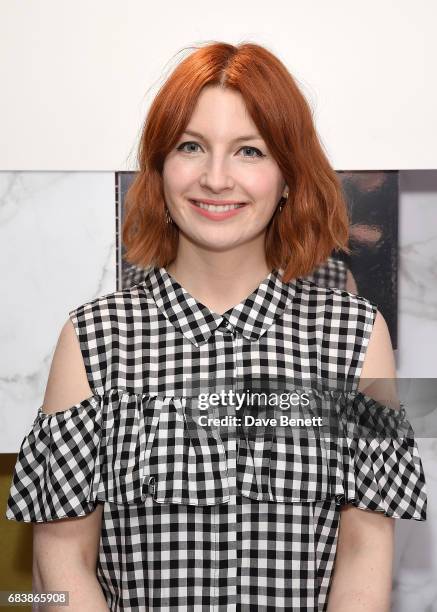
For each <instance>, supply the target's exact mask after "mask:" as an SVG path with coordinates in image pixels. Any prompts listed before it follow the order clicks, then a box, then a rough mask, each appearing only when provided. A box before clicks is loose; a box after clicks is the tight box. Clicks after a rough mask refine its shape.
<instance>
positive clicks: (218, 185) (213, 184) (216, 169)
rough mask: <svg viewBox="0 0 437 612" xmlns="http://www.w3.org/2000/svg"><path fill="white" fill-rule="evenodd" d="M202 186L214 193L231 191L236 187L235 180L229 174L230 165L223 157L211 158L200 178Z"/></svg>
mask: <svg viewBox="0 0 437 612" xmlns="http://www.w3.org/2000/svg"><path fill="white" fill-rule="evenodd" d="M200 184H201V186H202V187H205V188H207V189H210V190H211V191H213V192H220V191H222V190H223V189H231V188H232V187H233V186H234V180H233V178H232V176H231V175H230V174H229V167H228V164H227V162H226V160H225V159H224V158H223V157H219V156H211V157H210V159H209V160H208V161H207V162H206V165H205V167H204V169H203V172H202V175H201V177H200Z"/></svg>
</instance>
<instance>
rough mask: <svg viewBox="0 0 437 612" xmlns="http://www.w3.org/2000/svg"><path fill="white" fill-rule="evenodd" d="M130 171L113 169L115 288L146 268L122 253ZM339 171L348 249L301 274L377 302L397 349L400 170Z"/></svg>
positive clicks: (124, 285) (128, 283)
mask: <svg viewBox="0 0 437 612" xmlns="http://www.w3.org/2000/svg"><path fill="white" fill-rule="evenodd" d="M134 176H135V173H134V172H118V173H116V215H117V219H116V232H117V235H116V240H117V289H118V290H120V289H125V288H129V287H132V286H133V285H136V284H138V283H140V282H142V280H143V279H144V276H145V272H146V269H144V268H140V267H138V266H135V265H132V264H130V263H129V262H127V261H126V260H125V259H124V246H123V245H122V241H121V228H122V225H123V219H124V201H125V195H126V193H127V190H128V189H129V186H130V184H131V182H132V180H133V178H134ZM338 176H339V178H340V180H341V183H342V186H343V191H344V194H345V196H346V201H347V205H348V209H349V217H350V220H351V226H350V241H349V247H350V249H351V253H350V254H346V253H342V252H333V253H332V255H331V256H330V257H329V258H328V259H327V260H326V262H324V263H323V264H321V265H320V266H318V267H317V268H315V269H314V271H313V272H312V274H311V275H308V276H306V277H304V278H305V279H307V280H310V281H312V282H315V283H316V284H317V285H319V286H324V287H336V288H338V289H341V290H343V291H349V292H350V293H355V294H357V295H361V296H363V297H365V298H367V299H369V300H370V301H371V302H373V303H375V304H376V305H377V306H378V309H379V310H380V311H381V313H382V315H383V316H384V318H385V320H386V322H387V326H388V328H389V330H390V335H391V340H392V345H393V349H397V344H398V338H397V321H398V315H397V303H398V210H399V173H398V172H397V171H387V172H379V171H364V172H338Z"/></svg>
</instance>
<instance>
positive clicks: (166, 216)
mask: <svg viewBox="0 0 437 612" xmlns="http://www.w3.org/2000/svg"><path fill="white" fill-rule="evenodd" d="M165 222H166V223H167V225H168V224H169V223H172V218H171V217H170V213H169V212H168V208H167V207H165Z"/></svg>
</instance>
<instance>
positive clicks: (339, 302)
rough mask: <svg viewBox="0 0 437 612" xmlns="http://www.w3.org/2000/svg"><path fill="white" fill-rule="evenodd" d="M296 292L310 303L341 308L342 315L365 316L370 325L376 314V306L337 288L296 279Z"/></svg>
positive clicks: (361, 297) (365, 299) (354, 294)
mask: <svg viewBox="0 0 437 612" xmlns="http://www.w3.org/2000/svg"><path fill="white" fill-rule="evenodd" d="M296 290H297V291H298V292H299V293H301V294H302V295H303V296H304V297H305V299H307V300H308V301H311V302H312V303H316V302H317V303H320V304H324V305H326V304H328V303H330V304H332V305H333V306H338V307H339V308H342V312H343V313H344V314H347V313H350V314H351V315H352V316H353V315H365V316H366V318H368V319H369V320H371V321H372V323H373V321H374V319H375V317H376V314H377V312H378V307H377V305H376V304H375V303H373V302H371V301H370V300H369V299H368V298H366V297H364V296H362V295H358V294H356V293H352V292H350V291H346V290H345V289H339V288H338V287H329V286H320V285H318V284H316V283H315V282H313V281H311V280H308V279H307V278H299V279H297V285H296Z"/></svg>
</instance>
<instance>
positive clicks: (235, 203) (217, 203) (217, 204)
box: [190, 200, 246, 206]
mask: <svg viewBox="0 0 437 612" xmlns="http://www.w3.org/2000/svg"><path fill="white" fill-rule="evenodd" d="M190 202H191V203H192V204H194V205H195V206H199V204H206V205H209V206H245V205H246V202H236V201H235V200H233V201H229V202H224V201H222V202H214V200H190Z"/></svg>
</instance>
